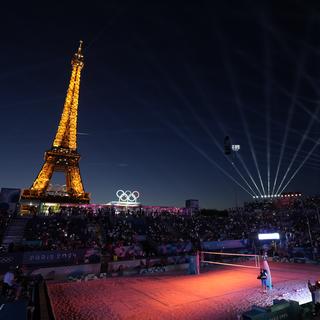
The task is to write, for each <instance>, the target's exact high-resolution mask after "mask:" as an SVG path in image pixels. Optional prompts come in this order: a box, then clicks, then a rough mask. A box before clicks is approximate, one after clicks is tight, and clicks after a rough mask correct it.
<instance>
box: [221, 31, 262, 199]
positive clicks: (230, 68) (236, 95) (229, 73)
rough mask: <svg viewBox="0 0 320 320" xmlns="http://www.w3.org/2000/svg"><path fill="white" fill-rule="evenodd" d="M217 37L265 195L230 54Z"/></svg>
mask: <svg viewBox="0 0 320 320" xmlns="http://www.w3.org/2000/svg"><path fill="white" fill-rule="evenodd" d="M217 35H218V38H219V40H220V43H221V50H222V60H223V63H224V66H225V68H226V71H227V74H228V78H229V81H230V85H231V89H232V91H233V94H234V97H235V101H236V105H237V108H238V111H239V113H240V117H241V121H242V125H243V127H244V131H245V134H246V137H247V140H248V143H249V147H250V152H251V155H252V158H253V161H254V164H255V168H256V171H257V174H258V178H259V181H260V184H261V188H262V191H263V193H264V194H265V193H266V192H265V189H264V185H263V182H262V178H261V174H260V169H259V165H258V161H257V157H256V154H255V151H254V147H253V143H252V139H251V136H250V132H249V127H248V123H247V120H246V118H245V116H244V113H243V108H242V101H241V98H240V95H239V91H238V88H237V86H236V83H235V75H234V72H233V69H232V67H231V64H230V58H229V55H228V53H227V52H226V50H225V46H224V45H223V40H222V37H221V35H220V34H219V33H218V32H217ZM226 57H228V58H229V59H228V61H227V59H226Z"/></svg>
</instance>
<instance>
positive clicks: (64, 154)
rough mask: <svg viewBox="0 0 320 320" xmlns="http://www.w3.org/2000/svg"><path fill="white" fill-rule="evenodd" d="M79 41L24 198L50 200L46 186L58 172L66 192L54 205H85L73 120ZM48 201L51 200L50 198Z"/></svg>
mask: <svg viewBox="0 0 320 320" xmlns="http://www.w3.org/2000/svg"><path fill="white" fill-rule="evenodd" d="M82 44H83V42H82V40H80V44H79V47H78V50H77V52H76V53H75V54H74V56H73V58H72V60H71V66H72V71H71V78H70V81H69V86H68V90H67V95H66V99H65V102H64V106H63V111H62V114H61V118H60V121H59V125H58V129H57V132H56V135H55V138H54V140H53V143H52V148H51V149H50V150H48V151H47V152H46V153H45V162H44V164H43V166H42V169H41V170H40V172H39V174H38V176H37V178H36V179H35V181H34V182H33V184H32V186H31V188H30V189H25V190H24V192H23V195H22V198H24V199H37V200H41V201H49V200H51V199H50V197H51V196H49V195H48V192H47V191H48V186H49V182H50V180H51V178H52V174H53V172H55V171H62V172H64V173H65V176H66V186H67V190H66V191H67V192H66V194H67V195H66V196H65V197H60V198H61V199H57V200H59V201H58V202H70V203H71V202H82V203H87V202H89V194H88V193H85V192H84V188H83V184H82V180H81V176H80V168H79V160H80V155H79V154H78V153H77V119H78V105H79V91H80V78H81V70H82V68H83V66H84V58H83V54H82ZM51 198H52V197H51Z"/></svg>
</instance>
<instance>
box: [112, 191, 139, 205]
mask: <svg viewBox="0 0 320 320" xmlns="http://www.w3.org/2000/svg"><path fill="white" fill-rule="evenodd" d="M116 195H117V197H118V199H119V202H133V203H134V202H137V199H138V198H139V197H140V194H139V192H138V191H132V192H131V191H130V190H126V191H123V190H118V191H117V192H116Z"/></svg>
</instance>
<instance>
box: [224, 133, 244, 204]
mask: <svg viewBox="0 0 320 320" xmlns="http://www.w3.org/2000/svg"><path fill="white" fill-rule="evenodd" d="M239 150H240V145H239V144H232V143H231V139H230V137H229V136H226V137H225V138H224V154H225V155H226V156H232V160H231V163H232V165H233V166H234V167H235V161H236V154H237V152H238V151H239ZM234 193H235V199H236V208H238V195H237V188H236V187H235V188H234Z"/></svg>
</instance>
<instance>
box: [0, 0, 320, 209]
mask: <svg viewBox="0 0 320 320" xmlns="http://www.w3.org/2000/svg"><path fill="white" fill-rule="evenodd" d="M312 3H316V2H309V1H279V0H278V1H255V0H252V1H207V2H206V1H145V2H140V1H127V2H125V1H100V3H96V2H94V1H87V2H86V3H85V5H81V4H80V2H78V3H76V2H70V4H65V3H62V2H61V4H58V2H50V5H48V4H46V3H45V2H43V3H42V5H39V3H38V4H34V5H33V4H32V3H30V2H28V3H27V4H25V7H23V5H18V4H17V3H15V5H12V7H9V4H8V3H7V4H6V5H3V4H2V8H1V19H0V26H1V31H2V32H1V52H0V56H1V59H0V66H1V67H0V115H1V116H0V119H1V125H0V136H1V155H0V186H2V187H21V188H26V187H30V185H31V184H32V182H33V180H34V178H35V177H36V175H37V174H38V172H39V170H40V168H41V166H42V163H43V154H44V152H45V151H46V150H48V149H50V147H51V144H52V141H53V137H54V135H55V132H56V129H57V125H58V122H59V119H60V115H61V112H62V108H63V103H64V98H65V94H66V90H67V86H68V82H69V77H70V72H71V65H70V60H71V58H72V55H73V54H74V52H75V51H76V49H77V47H78V41H79V40H80V39H82V40H83V41H84V57H85V67H84V69H83V71H82V80H81V87H80V104H79V118H78V131H79V135H78V151H79V153H80V154H81V155H82V159H81V161H80V169H81V174H82V178H83V182H84V186H85V189H86V191H88V192H91V194H92V202H93V203H106V202H108V201H111V200H116V199H115V198H116V197H115V192H116V190H117V189H124V190H126V189H129V190H138V191H139V192H140V193H141V202H142V203H143V204H150V205H152V204H154V205H176V206H183V205H184V201H185V200H186V199H188V198H194V199H199V200H200V205H201V206H202V207H207V208H208V207H210V208H227V207H232V206H234V205H235V203H236V199H237V201H238V202H239V203H242V202H243V201H247V200H249V199H250V198H251V196H250V195H249V194H248V193H246V192H245V191H244V190H243V189H242V188H241V187H240V186H238V185H237V184H236V183H235V182H234V181H233V180H231V179H230V177H233V178H234V179H236V180H237V181H239V182H240V183H241V185H243V186H245V187H246V185H245V182H244V181H243V180H242V179H241V178H240V176H239V175H238V173H237V172H236V171H235V170H234V168H233V167H232V165H231V164H230V162H229V160H228V159H227V158H226V157H225V156H224V154H223V152H221V150H220V149H221V148H223V142H224V137H225V136H226V135H228V136H230V137H231V140H232V143H234V144H240V146H241V149H240V151H239V153H238V155H237V156H236V158H235V159H234V161H235V162H234V163H235V165H236V166H237V167H238V168H239V170H240V172H241V173H242V174H243V176H244V177H245V179H246V180H247V181H248V182H249V183H250V184H251V185H252V182H251V181H250V179H249V177H248V174H247V172H246V171H245V170H244V169H243V167H242V165H241V162H240V158H241V159H242V161H243V163H245V164H246V166H247V167H248V170H249V171H250V172H251V173H252V175H253V178H254V180H255V181H256V183H257V185H258V187H259V186H260V188H261V185H260V182H259V178H258V175H257V170H256V167H255V164H254V159H253V157H252V150H254V154H255V156H256V160H257V164H258V166H259V169H260V172H261V180H262V182H263V184H264V187H265V188H266V189H267V184H268V182H267V181H268V178H267V177H268V170H267V168H268V156H267V154H268V152H267V151H268V149H269V150H270V161H269V163H270V183H271V187H272V184H273V181H274V178H275V175H276V169H277V165H278V162H279V157H280V154H281V146H282V145H283V141H284V137H285V132H286V130H285V128H286V126H287V124H289V126H288V130H287V137H286V139H285V147H284V149H283V160H282V162H281V166H280V170H279V175H278V182H280V181H281V179H282V177H283V175H284V173H285V172H286V169H287V167H288V165H289V164H290V162H291V160H292V159H294V161H293V164H292V168H291V170H290V171H289V173H288V177H287V180H288V178H290V176H291V175H292V174H293V173H294V172H295V170H296V169H297V168H299V166H300V164H301V163H302V161H304V159H305V157H306V155H308V153H309V151H310V150H311V151H312V153H311V154H310V157H309V158H308V159H307V161H306V162H305V163H304V165H303V166H301V169H299V170H298V172H297V175H296V176H295V178H294V179H293V180H292V182H291V183H290V184H289V185H288V187H287V188H286V191H301V192H303V193H305V194H315V193H318V189H319V178H320V173H319V172H320V171H319V170H320V164H319V159H320V154H319V149H318V148H317V147H316V146H317V145H316V144H315V143H317V142H318V141H317V139H318V138H319V137H320V128H319V118H318V115H320V110H318V106H319V104H318V101H319V84H320V63H319V62H320V56H319V54H320V36H319V35H320V5H317V6H315V5H313V4H312ZM288 119H289V121H288ZM246 129H247V130H246ZM268 137H269V138H268ZM301 139H304V140H303V141H302V143H300V142H301ZM268 141H269V143H268ZM299 144H300V147H299ZM268 145H269V147H268ZM314 146H315V147H314ZM219 148H220V149H219ZM297 148H299V149H298V152H296V150H297ZM295 153H296V156H294V155H295ZM229 159H230V158H229ZM221 169H222V170H223V171H224V173H223V172H222V171H221ZM226 174H227V175H230V176H229V177H228V176H227V175H226ZM287 180H286V181H287ZM53 182H54V183H61V184H62V183H63V179H62V176H59V175H58V174H57V175H56V176H54V181H53ZM253 188H254V187H253ZM246 189H248V187H246Z"/></svg>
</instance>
